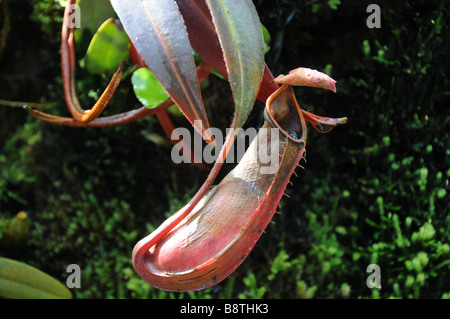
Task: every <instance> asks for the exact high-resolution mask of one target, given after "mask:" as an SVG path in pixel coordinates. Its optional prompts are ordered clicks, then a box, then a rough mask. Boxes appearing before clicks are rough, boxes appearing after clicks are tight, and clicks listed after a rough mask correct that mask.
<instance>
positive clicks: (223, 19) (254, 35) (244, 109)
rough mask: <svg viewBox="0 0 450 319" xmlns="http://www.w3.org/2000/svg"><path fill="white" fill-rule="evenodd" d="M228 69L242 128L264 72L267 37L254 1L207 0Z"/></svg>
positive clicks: (237, 121)
mask: <svg viewBox="0 0 450 319" xmlns="http://www.w3.org/2000/svg"><path fill="white" fill-rule="evenodd" d="M206 3H207V5H208V7H209V9H210V11H211V16H212V20H213V23H214V26H215V28H216V32H217V34H218V36H219V42H220V45H221V47H222V50H223V55H224V59H225V63H226V67H227V72H228V80H229V81H230V85H231V90H232V92H233V98H234V103H235V108H236V114H235V119H236V123H235V124H236V127H241V126H242V125H243V124H244V123H245V121H246V119H247V117H248V114H249V113H250V111H251V110H252V108H253V104H254V103H255V100H256V96H257V94H258V91H259V85H260V83H261V80H262V77H263V74H264V67H265V63H264V39H263V35H262V30H261V23H260V21H259V18H258V14H257V12H256V9H255V6H254V5H253V2H252V1H251V0H206Z"/></svg>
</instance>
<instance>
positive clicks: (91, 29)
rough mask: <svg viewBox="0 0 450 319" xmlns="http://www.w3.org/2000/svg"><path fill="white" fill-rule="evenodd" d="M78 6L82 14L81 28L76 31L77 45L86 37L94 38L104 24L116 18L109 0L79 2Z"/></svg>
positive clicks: (84, 0)
mask: <svg viewBox="0 0 450 319" xmlns="http://www.w3.org/2000/svg"><path fill="white" fill-rule="evenodd" d="M77 5H79V6H80V13H81V14H80V17H81V19H80V22H81V28H79V29H75V41H76V43H77V44H79V43H80V42H83V41H84V36H92V35H93V34H94V33H95V32H96V31H97V29H98V28H99V27H100V26H101V25H102V24H103V22H105V21H106V20H108V19H110V18H115V17H116V13H115V12H114V9H113V8H112V6H111V3H110V2H109V0H95V1H92V0H78V1H77ZM88 39H89V38H88Z"/></svg>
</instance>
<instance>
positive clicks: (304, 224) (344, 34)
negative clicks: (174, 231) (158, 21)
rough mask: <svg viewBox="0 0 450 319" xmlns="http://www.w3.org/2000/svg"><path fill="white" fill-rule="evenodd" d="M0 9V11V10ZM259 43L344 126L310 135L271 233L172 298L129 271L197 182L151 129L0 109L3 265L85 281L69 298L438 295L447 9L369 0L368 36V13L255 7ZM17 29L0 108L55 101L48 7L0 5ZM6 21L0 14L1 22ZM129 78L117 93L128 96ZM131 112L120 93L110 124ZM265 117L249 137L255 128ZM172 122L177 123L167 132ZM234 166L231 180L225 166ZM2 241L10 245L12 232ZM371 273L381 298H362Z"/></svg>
mask: <svg viewBox="0 0 450 319" xmlns="http://www.w3.org/2000/svg"><path fill="white" fill-rule="evenodd" d="M3 2H5V0H4V1H3ZM254 2H255V5H256V7H257V10H258V12H259V14H260V18H261V22H262V23H263V24H264V25H265V26H266V27H267V29H268V30H269V32H270V34H271V38H272V43H271V44H270V51H269V53H268V55H267V62H268V64H269V66H270V68H271V69H272V71H273V73H274V74H275V75H276V74H279V73H286V72H287V71H288V70H290V69H293V68H295V67H298V66H305V67H311V68H316V69H319V70H323V71H326V72H327V73H329V74H330V75H331V76H332V77H333V78H334V79H336V80H337V81H338V83H337V89H338V93H337V94H336V95H334V94H331V93H328V92H322V91H321V90H315V89H310V88H307V89H306V88H298V89H297V90H298V92H297V96H298V97H299V102H300V104H301V105H302V107H304V108H305V109H308V110H311V111H313V112H315V113H317V114H320V115H327V116H333V117H341V116H347V117H348V118H349V123H348V124H346V125H345V126H342V127H339V128H337V129H335V130H334V131H332V132H331V133H329V134H325V135H321V134H319V133H317V132H315V131H313V129H310V130H309V136H308V146H307V155H306V158H307V162H306V163H304V162H302V163H301V164H302V166H304V167H305V170H302V169H300V168H299V169H298V170H297V173H298V175H299V177H298V178H297V177H295V176H293V178H292V179H291V181H292V182H293V186H288V188H287V190H286V193H287V194H288V195H289V196H290V197H289V198H287V197H285V198H283V200H282V202H281V207H280V208H279V211H280V212H281V215H275V217H274V222H275V224H272V225H270V226H269V227H268V228H267V229H266V233H265V234H264V236H263V237H262V238H261V239H260V241H259V242H258V244H257V245H256V247H255V249H254V250H253V251H252V253H251V254H250V256H249V257H248V258H247V260H246V261H245V262H244V264H243V265H242V266H241V267H239V268H238V269H237V270H236V272H234V273H233V274H232V275H231V276H230V277H229V278H228V279H226V280H225V281H224V282H222V283H220V284H218V285H216V286H214V287H212V288H209V289H207V290H205V291H200V292H196V293H182V294H179V293H168V292H163V291H159V290H157V289H155V288H153V287H151V286H149V285H147V284H146V283H144V282H143V281H142V280H141V279H140V278H139V277H138V276H137V275H136V274H135V272H134V269H133V267H132V263H131V251H132V249H133V246H134V244H135V243H136V242H137V240H139V239H140V238H142V237H143V236H145V235H146V234H147V233H149V232H150V231H151V230H153V229H155V228H156V227H157V226H158V225H159V224H160V223H161V222H162V221H163V220H164V219H165V218H167V217H168V216H169V215H170V214H172V213H173V212H175V211H176V210H177V209H179V208H180V207H182V206H183V205H184V204H185V203H186V202H187V201H188V200H189V199H190V197H191V196H192V195H193V194H194V193H195V191H196V190H197V189H198V187H199V186H200V185H201V184H202V183H203V181H204V179H205V178H206V175H207V171H206V170H205V171H202V170H199V169H198V168H195V167H193V166H189V165H174V164H173V163H172V161H171V160H170V147H168V146H158V145H156V144H155V143H153V142H152V141H153V140H154V138H150V137H151V136H153V137H154V134H157V135H161V136H164V133H163V130H162V129H161V128H160V126H159V124H158V123H157V120H156V119H155V118H148V119H144V120H141V121H138V122H136V123H132V124H129V125H124V126H120V127H113V128H102V129H97V128H95V129H74V128H67V127H59V126H54V125H51V124H46V123H43V122H40V121H37V120H35V119H34V118H32V117H29V116H27V115H26V114H25V112H23V111H22V110H20V109H10V108H4V107H1V108H0V243H1V245H0V256H3V257H7V258H13V259H16V260H20V261H22V262H26V263H28V264H30V265H32V266H34V267H36V268H38V269H40V270H42V271H44V272H46V273H47V274H50V275H52V276H54V277H55V278H57V279H59V280H60V281H61V282H65V279H66V278H67V276H68V273H67V272H66V268H67V266H68V265H70V264H74V263H75V264H78V265H79V266H80V267H81V274H82V277H81V288H80V289H73V290H72V292H73V294H74V297H75V298H450V240H449V238H450V214H449V206H450V203H449V198H450V197H449V195H448V193H449V191H450V189H449V184H448V180H449V178H450V165H449V164H450V147H449V131H450V112H449V108H448V105H450V81H449V79H448V76H447V73H448V71H449V70H450V62H449V58H448V56H449V54H450V51H449V49H450V47H449V43H450V30H449V27H450V19H449V8H448V5H446V4H448V2H447V1H424V0H414V1H413V0H408V1H404V2H398V3H397V2H396V3H395V4H394V3H392V1H391V2H389V1H378V2H377V3H378V4H379V5H380V7H381V9H382V12H381V18H382V27H381V29H369V28H367V26H366V19H367V17H368V15H369V14H368V13H366V8H367V5H368V4H369V3H370V2H369V1H360V0H349V1H345V2H344V1H342V2H341V1H325V0H323V1H315V2H312V1H298V0H270V1H269V0H255V1H254ZM6 3H8V5H9V11H10V12H11V13H10V14H11V17H12V18H11V25H12V27H11V29H10V32H9V36H8V39H7V46H6V48H5V51H4V52H3V56H2V60H1V61H0V74H1V77H0V99H7V100H16V101H30V102H48V103H50V104H49V105H48V107H46V109H45V111H47V112H51V113H53V114H60V115H68V114H67V111H66V109H65V105H64V99H63V93H62V85H61V77H60V67H59V61H60V57H59V39H60V23H61V17H62V10H61V7H60V6H59V4H58V3H57V2H56V1H52V0H45V1H38V0H28V1H18V0H9V1H6ZM3 21H4V17H0V24H2V23H3ZM85 42H86V43H81V44H80V45H79V46H78V47H77V56H78V59H79V65H78V69H77V80H78V82H77V89H78V92H79V94H80V99H81V101H82V103H83V104H84V105H92V104H93V103H94V101H95V99H96V98H97V97H98V95H99V94H100V93H101V91H102V89H103V88H104V87H105V85H106V83H107V79H106V78H103V77H101V76H97V75H90V74H88V73H87V72H86V70H85V69H84V68H83V57H84V54H85V52H86V49H87V45H88V44H89V43H88V41H85ZM129 82H130V81H128V83H129ZM203 94H204V97H205V101H206V103H205V104H206V105H207V108H208V114H209V116H210V118H211V123H212V125H214V126H217V127H225V126H226V125H228V124H229V122H230V119H231V116H232V108H230V105H232V103H228V102H229V89H228V88H227V86H226V85H224V82H223V81H221V80H220V79H217V78H211V79H210V82H209V87H207V88H205V90H204V93H203ZM138 105H139V103H138V101H137V100H136V98H135V97H134V96H133V92H132V89H131V86H127V84H126V81H124V83H123V84H122V85H121V88H120V92H119V93H118V94H117V96H116V97H114V99H113V101H112V103H111V105H110V106H109V107H108V109H107V113H108V114H112V113H117V112H121V111H124V108H125V107H127V108H130V109H131V108H136V107H138ZM261 110H262V106H261V104H258V105H257V106H256V107H255V110H254V112H253V113H252V115H251V117H250V119H249V125H254V126H258V125H260V119H261V118H260V113H261ZM175 121H177V125H186V123H185V122H183V120H182V119H175ZM228 169H229V168H228ZM21 211H24V212H26V213H27V216H28V219H29V230H28V233H27V238H26V241H25V242H22V241H21V244H20V245H11V242H12V239H11V236H13V235H11V233H10V232H8V233H7V231H6V230H7V229H8V225H9V224H10V223H11V220H13V219H14V218H16V215H17V213H18V212H21ZM6 234H7V235H6ZM369 264H378V265H379V266H380V269H381V285H382V286H381V288H380V289H376V288H375V289H369V288H368V287H367V286H366V279H367V277H368V276H369V275H370V273H367V272H366V269H367V266H368V265H369Z"/></svg>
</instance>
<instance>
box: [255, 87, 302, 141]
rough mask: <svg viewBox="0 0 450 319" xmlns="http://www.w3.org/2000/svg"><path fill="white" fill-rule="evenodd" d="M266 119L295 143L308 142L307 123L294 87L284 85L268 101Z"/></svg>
mask: <svg viewBox="0 0 450 319" xmlns="http://www.w3.org/2000/svg"><path fill="white" fill-rule="evenodd" d="M264 119H265V120H266V121H267V123H268V124H269V125H270V126H272V127H276V128H278V129H279V130H280V133H281V134H283V135H284V136H285V137H286V138H287V139H288V140H290V141H292V142H293V143H297V144H300V143H305V142H306V137H307V128H306V122H305V119H304V118H303V114H302V111H301V109H300V106H299V105H298V103H297V99H296V98H295V94H294V90H293V88H292V86H290V85H287V84H283V85H282V86H281V87H280V88H279V89H278V90H277V91H275V92H274V93H273V94H272V95H271V96H270V97H269V98H268V99H267V102H266V107H265V109H264Z"/></svg>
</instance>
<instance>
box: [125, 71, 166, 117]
mask: <svg viewBox="0 0 450 319" xmlns="http://www.w3.org/2000/svg"><path fill="white" fill-rule="evenodd" d="M131 83H132V84H133V90H134V93H135V94H136V97H137V98H138V100H139V101H140V102H141V103H142V105H144V106H145V107H148V108H155V107H157V106H158V105H159V104H161V103H162V102H164V101H165V100H167V99H168V98H169V97H170V96H169V94H168V93H167V92H166V90H164V88H163V86H162V85H161V83H159V81H158V79H157V78H156V76H155V75H154V74H153V73H152V71H150V70H149V69H148V68H140V69H138V70H136V71H135V72H134V73H133V76H132V77H131Z"/></svg>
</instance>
